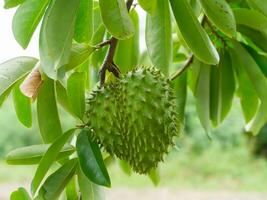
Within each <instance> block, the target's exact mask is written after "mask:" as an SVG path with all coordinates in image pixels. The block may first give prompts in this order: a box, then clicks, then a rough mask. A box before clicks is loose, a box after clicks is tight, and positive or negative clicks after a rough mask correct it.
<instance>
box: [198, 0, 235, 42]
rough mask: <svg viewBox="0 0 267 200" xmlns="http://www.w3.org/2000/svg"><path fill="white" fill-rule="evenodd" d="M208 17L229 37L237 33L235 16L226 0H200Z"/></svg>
mask: <svg viewBox="0 0 267 200" xmlns="http://www.w3.org/2000/svg"><path fill="white" fill-rule="evenodd" d="M200 3H201V5H202V8H203V9H204V12H205V14H206V15H207V16H208V18H209V19H210V20H211V21H212V22H213V23H214V24H215V26H216V27H218V28H219V29H220V30H221V31H222V32H223V33H225V34H226V35H228V36H229V37H234V36H235V35H236V22H235V16H234V13H233V11H232V9H231V7H230V6H229V5H228V3H227V2H226V0H200Z"/></svg>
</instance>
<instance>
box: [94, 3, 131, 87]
mask: <svg viewBox="0 0 267 200" xmlns="http://www.w3.org/2000/svg"><path fill="white" fill-rule="evenodd" d="M132 4H133V0H127V2H126V7H127V10H128V11H129V10H130V9H131V6H132ZM117 44H118V39H116V38H114V37H111V39H109V40H107V41H105V42H103V43H101V44H99V45H97V47H98V48H101V47H103V46H106V45H109V49H108V53H107V55H106V57H105V60H104V62H103V64H102V67H101V69H100V71H99V76H100V86H103V84H104V83H105V79H106V71H107V70H108V71H109V72H112V73H113V74H114V76H116V77H119V76H120V70H119V68H118V67H117V66H116V65H115V63H114V62H113V58H114V55H115V51H116V47H117Z"/></svg>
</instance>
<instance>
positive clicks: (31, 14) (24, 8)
mask: <svg viewBox="0 0 267 200" xmlns="http://www.w3.org/2000/svg"><path fill="white" fill-rule="evenodd" d="M48 3H49V0H39V1H36V0H27V1H25V2H24V3H23V4H22V5H21V6H20V7H19V8H18V9H17V11H16V13H15V15H14V18H13V22H12V30H13V34H14V37H15V39H16V40H17V42H18V43H19V44H20V45H21V46H22V47H23V48H24V49H26V48H27V46H28V44H29V42H30V40H31V38H32V35H33V33H34V31H35V29H36V27H37V25H38V24H39V22H40V20H41V18H42V17H43V15H44V12H45V9H46V7H47V5H48Z"/></svg>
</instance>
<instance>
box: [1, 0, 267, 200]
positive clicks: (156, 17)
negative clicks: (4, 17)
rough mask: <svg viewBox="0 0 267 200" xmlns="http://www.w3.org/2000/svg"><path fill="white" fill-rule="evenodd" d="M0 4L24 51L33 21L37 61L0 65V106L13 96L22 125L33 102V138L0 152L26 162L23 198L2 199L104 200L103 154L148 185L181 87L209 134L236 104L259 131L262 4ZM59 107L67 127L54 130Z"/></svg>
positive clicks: (266, 35)
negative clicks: (69, 120)
mask: <svg viewBox="0 0 267 200" xmlns="http://www.w3.org/2000/svg"><path fill="white" fill-rule="evenodd" d="M4 6H5V8H6V9H10V8H15V7H16V9H17V10H16V13H15V15H14V17H13V22H12V30H13V34H14V38H15V39H16V41H17V42H18V44H19V45H20V46H21V47H22V48H24V49H26V48H27V46H28V44H29V43H30V41H31V38H32V35H33V33H34V32H35V29H36V27H37V26H38V24H40V26H41V28H40V32H39V58H33V57H15V58H12V59H10V60H8V61H6V62H5V63H2V64H0V105H1V104H2V103H3V102H4V101H5V100H6V98H7V97H8V96H9V95H12V97H13V101H14V105H15V106H14V107H15V111H16V114H17V117H18V120H19V121H20V122H21V123H22V124H23V125H25V126H26V127H29V128H30V127H31V125H32V118H33V117H35V116H32V110H31V109H32V107H33V106H36V107H37V116H36V118H37V119H38V124H39V131H40V135H41V137H42V139H43V144H36V145H33V146H27V147H23V148H19V149H15V150H13V151H12V152H10V153H9V154H8V155H7V162H8V163H9V164H12V165H36V172H35V175H34V177H33V179H32V183H31V193H28V192H27V191H26V190H25V189H24V188H19V189H18V190H16V191H14V192H13V193H12V194H11V199H12V200H16V199H21V198H23V199H47V200H53V199H58V198H59V197H60V196H61V197H62V198H67V199H84V200H85V199H86V200H87V199H88V200H89V199H103V198H104V197H103V192H102V191H101V188H102V187H111V180H110V178H109V174H108V170H107V166H108V163H109V161H110V160H112V159H119V160H120V162H121V163H122V164H123V166H124V168H125V167H126V168H127V169H128V170H133V171H134V172H136V173H140V174H145V175H149V176H151V177H152V178H153V177H154V180H155V176H156V174H157V171H156V170H157V166H158V164H159V162H162V161H164V157H165V155H166V154H167V153H168V152H169V151H170V150H171V149H172V148H173V147H174V140H175V138H177V136H179V135H180V134H181V133H182V132H183V126H184V124H185V123H186V121H184V110H185V105H186V96H187V90H188V89H190V90H191V91H192V93H193V94H194V96H195V99H196V109H197V112H198V116H199V120H200V122H201V124H202V126H203V128H204V129H205V131H206V132H207V134H210V131H211V130H212V128H213V127H217V126H219V125H220V124H221V123H222V121H223V120H224V119H225V118H226V117H227V114H228V113H229V111H230V109H231V107H232V104H233V98H234V97H237V98H239V100H240V104H241V108H242V111H243V114H244V119H245V121H246V126H245V127H244V128H245V130H246V131H247V132H250V133H253V134H257V133H258V132H259V130H260V129H261V128H262V127H263V126H264V124H265V123H266V121H267V79H266V76H267V2H266V0H138V1H134V0H127V1H124V0H98V1H97V0H5V5H4ZM140 9H143V11H145V12H146V19H141V18H140V16H139V14H140V13H139V12H137V10H140ZM140 21H141V22H145V27H146V28H145V41H146V47H147V48H146V50H145V51H144V52H141V50H140V47H139V45H140V35H142V34H141V31H140ZM34 102H36V103H34ZM59 107H62V108H63V109H64V110H65V111H66V112H67V113H68V115H70V116H72V117H74V118H75V119H76V121H77V125H76V126H75V127H73V128H72V129H69V130H63V129H62V126H61V120H62V116H61V115H60V114H59V112H58V109H59ZM54 164H55V165H54ZM52 165H53V166H57V167H56V169H54V168H53V169H54V170H52V172H51V170H50V168H51V166H52ZM77 186H78V187H77Z"/></svg>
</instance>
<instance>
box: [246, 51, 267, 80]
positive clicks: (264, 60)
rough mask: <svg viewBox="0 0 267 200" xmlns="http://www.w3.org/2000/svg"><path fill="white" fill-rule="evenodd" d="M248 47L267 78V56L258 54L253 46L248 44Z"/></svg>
mask: <svg viewBox="0 0 267 200" xmlns="http://www.w3.org/2000/svg"><path fill="white" fill-rule="evenodd" d="M246 49H247V51H248V52H249V53H250V55H251V56H252V57H253V59H254V60H255V62H256V63H257V65H258V66H259V67H260V69H261V72H262V73H263V74H264V76H265V77H266V78H267V57H266V56H263V55H260V54H258V53H257V52H256V51H254V50H253V49H252V48H251V47H248V46H246Z"/></svg>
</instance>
